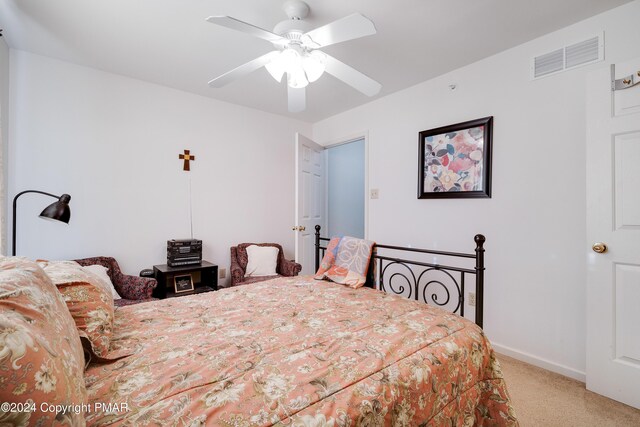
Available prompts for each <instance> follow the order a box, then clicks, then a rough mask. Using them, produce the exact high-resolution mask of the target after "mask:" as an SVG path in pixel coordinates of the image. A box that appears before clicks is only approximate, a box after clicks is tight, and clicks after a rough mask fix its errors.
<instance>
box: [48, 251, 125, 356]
mask: <svg viewBox="0 0 640 427" xmlns="http://www.w3.org/2000/svg"><path fill="white" fill-rule="evenodd" d="M44 271H45V273H47V275H48V276H49V278H50V279H51V281H52V282H53V283H54V284H55V285H56V286H57V287H58V290H59V291H60V293H61V294H62V296H63V298H64V301H65V302H66V303H67V308H68V309H69V312H70V313H71V317H73V320H74V321H75V322H76V327H77V328H78V332H79V334H80V338H82V339H83V340H84V342H85V344H86V345H85V347H87V350H89V352H90V353H92V354H94V355H96V356H99V357H101V358H105V357H106V356H107V355H108V353H109V344H110V342H111V335H112V334H113V314H114V306H113V297H112V296H111V291H110V290H109V289H108V288H107V287H106V284H104V283H102V281H101V280H99V279H98V277H97V276H96V275H95V274H92V273H89V272H87V271H85V270H83V269H82V267H81V266H80V265H79V264H78V263H76V262H73V261H55V262H48V263H46V264H45V267H44Z"/></svg>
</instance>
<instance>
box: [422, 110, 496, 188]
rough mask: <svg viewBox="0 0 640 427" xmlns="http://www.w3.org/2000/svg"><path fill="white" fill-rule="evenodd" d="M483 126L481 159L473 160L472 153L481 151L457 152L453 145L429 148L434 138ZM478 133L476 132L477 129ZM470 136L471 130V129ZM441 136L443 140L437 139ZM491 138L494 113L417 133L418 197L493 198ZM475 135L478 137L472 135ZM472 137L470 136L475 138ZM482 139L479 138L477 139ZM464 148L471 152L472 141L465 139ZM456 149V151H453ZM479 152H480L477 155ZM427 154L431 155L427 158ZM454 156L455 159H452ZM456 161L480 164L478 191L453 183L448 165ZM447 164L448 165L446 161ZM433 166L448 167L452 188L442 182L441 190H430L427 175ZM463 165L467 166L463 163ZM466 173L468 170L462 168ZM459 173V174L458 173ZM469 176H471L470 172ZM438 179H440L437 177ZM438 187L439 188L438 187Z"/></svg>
mask: <svg viewBox="0 0 640 427" xmlns="http://www.w3.org/2000/svg"><path fill="white" fill-rule="evenodd" d="M478 127H482V128H483V130H482V137H481V138H482V142H481V143H479V144H478V145H482V153H481V154H482V158H481V160H478V159H475V160H474V159H472V156H471V154H474V153H477V152H478V151H480V150H475V151H473V152H471V153H466V152H462V153H456V152H455V148H453V145H452V144H447V146H446V148H440V149H439V150H436V149H435V148H436V147H434V146H433V144H431V145H430V146H429V148H431V150H427V146H428V145H429V144H428V143H429V142H434V141H442V140H443V139H445V140H446V139H448V140H453V138H455V137H456V135H457V134H459V133H460V132H463V131H469V130H472V129H474V128H478ZM476 134H477V131H476ZM468 135H470V136H472V135H471V132H469V134H468ZM438 137H440V139H438ZM492 137H493V116H489V117H483V118H481V119H476V120H469V121H467V122H462V123H456V124H454V125H449V126H442V127H439V128H435V129H429V130H424V131H422V132H420V133H419V136H418V199H462V198H491V149H492V142H493V141H492ZM473 138H475V136H473ZM473 138H471V139H473ZM476 140H477V141H479V138H478V139H476ZM462 145H464V146H465V147H464V148H465V150H464V151H469V148H470V147H469V145H472V144H469V143H468V142H467V141H465V142H463V143H462ZM452 150H453V151H452ZM476 155H477V154H476ZM427 157H428V158H427ZM445 157H446V160H445ZM452 158H453V160H451V159H452ZM454 162H457V163H458V164H457V166H460V163H464V162H466V163H467V164H468V163H469V162H474V163H475V164H476V165H478V164H481V165H480V167H481V168H482V170H481V173H480V175H481V177H482V187H481V188H480V189H476V190H465V189H463V188H462V186H461V185H460V184H459V183H458V182H453V183H452V184H451V182H452V181H453V178H451V176H450V174H449V172H450V169H449V168H448V167H449V166H450V165H453V164H454ZM445 163H446V164H445ZM432 167H433V168H434V169H437V170H438V171H440V172H442V169H445V172H447V175H448V176H447V178H449V181H448V183H449V184H451V186H450V188H449V189H445V187H444V185H445V184H442V185H443V187H442V188H443V190H441V191H431V190H430V189H426V188H425V179H426V178H427V174H428V173H430V171H428V168H432ZM461 167H464V165H463V166H461ZM463 172H466V170H463ZM459 176H460V175H459ZM467 176H468V175H467ZM437 182H439V178H438V179H437ZM463 184H465V185H466V184H473V183H469V182H466V183H463ZM438 188H439V187H436V190H437V189H438Z"/></svg>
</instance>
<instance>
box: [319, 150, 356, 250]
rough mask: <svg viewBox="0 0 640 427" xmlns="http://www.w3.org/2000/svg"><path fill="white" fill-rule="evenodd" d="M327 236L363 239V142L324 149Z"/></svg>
mask: <svg viewBox="0 0 640 427" xmlns="http://www.w3.org/2000/svg"><path fill="white" fill-rule="evenodd" d="M326 156H327V230H326V231H327V233H326V235H327V236H352V237H359V238H361V239H364V237H365V142H364V138H360V139H356V140H353V141H349V142H346V143H341V144H337V145H333V146H330V147H328V148H327V150H326Z"/></svg>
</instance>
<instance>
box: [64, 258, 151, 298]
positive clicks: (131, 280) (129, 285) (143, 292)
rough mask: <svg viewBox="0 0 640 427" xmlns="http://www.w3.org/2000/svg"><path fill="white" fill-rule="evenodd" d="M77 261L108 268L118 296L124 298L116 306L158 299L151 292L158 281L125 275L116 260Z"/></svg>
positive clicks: (85, 259)
mask: <svg viewBox="0 0 640 427" xmlns="http://www.w3.org/2000/svg"><path fill="white" fill-rule="evenodd" d="M75 261H76V262H77V263H78V264H80V265H82V266H87V265H102V266H103V267H106V268H107V274H108V275H109V278H110V279H111V282H112V283H113V287H114V288H115V289H116V292H118V295H120V296H121V297H122V299H119V300H114V301H113V303H114V305H116V306H118V307H121V306H124V305H131V304H138V303H141V302H147V301H153V300H155V299H157V298H152V297H151V292H152V291H153V288H155V287H156V285H157V282H156V279H150V278H146V277H137V276H128V275H126V274H123V273H122V271H120V266H119V265H118V263H117V262H116V260H115V259H114V258H111V257H106V256H100V257H94V258H84V259H77V260H75Z"/></svg>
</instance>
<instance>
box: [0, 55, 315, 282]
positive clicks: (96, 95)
mask: <svg viewBox="0 0 640 427" xmlns="http://www.w3.org/2000/svg"><path fill="white" fill-rule="evenodd" d="M11 79H12V81H11V89H12V91H11V93H12V110H11V113H12V114H11V129H10V150H11V152H12V156H11V158H10V164H9V174H10V180H9V196H10V197H13V195H14V194H16V192H18V191H21V190H24V189H40V190H44V191H48V192H51V193H54V194H61V193H69V194H70V195H71V197H72V199H71V210H72V217H71V222H70V223H69V225H68V226H66V225H64V224H62V223H52V222H49V221H42V220H41V219H39V218H38V214H39V213H40V211H41V210H42V209H43V208H44V206H46V205H48V204H49V203H51V202H52V201H53V199H49V198H47V197H44V196H39V195H25V196H23V197H21V199H20V203H19V215H18V226H19V227H18V245H17V247H18V254H19V255H26V256H29V257H33V258H38V257H39V258H49V259H59V258H65V259H68V258H76V257H87V256H95V255H111V256H114V257H115V258H116V259H117V260H118V261H119V263H120V264H121V266H122V268H123V269H124V270H125V272H128V273H135V274H137V272H138V271H139V270H140V269H142V268H144V267H149V266H151V265H153V264H161V263H164V262H165V261H166V240H167V239H171V238H184V237H188V236H189V220H188V212H189V211H188V189H189V182H188V180H189V174H187V173H185V172H183V171H182V161H180V160H179V159H178V154H179V153H181V152H182V150H183V149H185V148H186V149H191V152H192V154H194V155H195V156H196V161H195V162H193V163H192V172H191V173H190V178H191V181H192V182H191V184H192V186H193V189H192V191H193V221H194V235H195V237H196V238H199V239H202V240H203V245H204V258H205V259H207V260H210V261H212V262H214V263H217V264H219V265H220V266H221V267H225V268H227V269H228V267H229V247H230V246H231V245H232V244H236V243H240V242H243V241H275V242H280V243H282V244H283V245H284V247H285V252H286V254H287V256H289V257H292V256H293V243H294V242H293V233H291V225H292V221H293V212H294V180H293V177H294V169H293V168H294V134H295V132H296V131H299V132H304V133H307V134H309V133H310V126H309V125H307V124H304V123H302V122H298V121H295V120H291V119H287V118H284V117H280V116H275V115H272V114H267V113H263V112H260V111H257V110H252V109H249V108H246V107H240V106H236V105H232V104H228V103H223V102H219V101H215V100H212V99H209V98H205V97H200V96H196V95H193V94H188V93H185V92H180V91H177V90H173V89H169V88H166V87H161V86H157V85H154V84H149V83H145V82H141V81H138V80H134V79H130V78H125V77H122V76H118V75H113V74H108V73H104V72H101V71H97V70H94V69H90V68H84V67H80V66H76V65H72V64H69V63H65V62H60V61H57V60H52V59H49V58H45V57H42V56H37V55H33V54H30V53H26V52H22V51H15V50H12V57H11ZM203 84H206V82H203ZM227 277H228V270H227Z"/></svg>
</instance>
